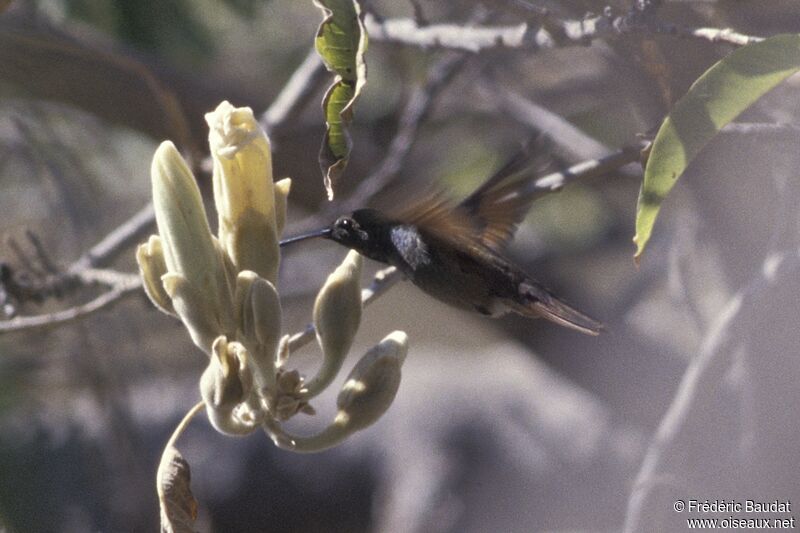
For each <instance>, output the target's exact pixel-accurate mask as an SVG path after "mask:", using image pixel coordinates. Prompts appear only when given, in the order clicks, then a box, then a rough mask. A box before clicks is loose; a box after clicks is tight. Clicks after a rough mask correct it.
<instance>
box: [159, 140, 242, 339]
mask: <svg viewBox="0 0 800 533" xmlns="http://www.w3.org/2000/svg"><path fill="white" fill-rule="evenodd" d="M151 175H152V180H153V206H154V208H155V213H156V222H157V223H158V231H159V234H160V236H161V245H162V246H161V247H162V251H163V256H164V264H165V265H166V269H167V272H166V274H164V275H163V276H162V283H163V287H164V291H165V292H166V294H167V295H168V296H169V297H170V298H171V299H172V307H173V308H174V310H175V312H176V313H177V314H178V316H180V317H181V319H182V320H183V321H184V323H185V324H186V326H187V328H188V329H189V331H190V333H191V335H192V339H193V340H194V341H195V344H197V345H198V346H199V347H200V348H201V349H203V350H204V351H205V352H206V353H210V350H211V344H210V341H213V339H215V338H216V337H217V336H218V335H220V334H223V333H225V332H227V331H228V330H230V329H231V326H232V323H233V322H232V316H231V315H232V305H231V295H230V288H229V286H228V274H227V273H226V269H225V266H224V260H223V258H222V257H221V256H220V253H219V252H218V250H217V247H216V246H215V243H214V238H213V236H212V235H211V230H210V229H209V227H208V220H207V219H206V214H205V209H204V208H203V202H202V198H201V196H200V189H199V188H198V187H197V183H196V182H195V179H194V176H192V172H191V171H190V170H189V167H188V166H187V165H186V162H185V161H184V160H183V158H182V157H181V155H180V153H178V150H177V149H176V148H175V146H174V145H173V144H172V143H171V142H169V141H165V142H163V143H161V145H160V146H159V147H158V149H157V150H156V153H155V155H154V156H153V164H152V167H151Z"/></svg>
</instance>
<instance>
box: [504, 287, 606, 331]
mask: <svg viewBox="0 0 800 533" xmlns="http://www.w3.org/2000/svg"><path fill="white" fill-rule="evenodd" d="M520 294H521V295H522V297H523V300H524V302H513V303H510V304H509V307H510V308H511V309H512V310H513V311H514V312H516V313H519V314H520V315H522V316H526V317H532V318H536V317H543V318H546V319H547V320H550V321H551V322H555V323H556V324H559V325H561V326H565V327H568V328H570V329H574V330H576V331H580V332H581V333H585V334H587V335H599V334H600V332H601V331H603V329H604V328H603V324H602V323H601V322H598V321H597V320H595V319H593V318H591V317H589V316H587V315H585V314H583V313H581V312H580V311H578V310H577V309H574V308H573V307H570V306H569V305H567V304H566V303H564V302H563V301H561V300H559V299H558V298H557V297H556V296H554V295H553V294H551V293H550V292H549V291H548V290H546V289H545V288H543V287H541V286H540V285H538V283H536V282H532V283H529V282H525V283H522V284H521V285H520Z"/></svg>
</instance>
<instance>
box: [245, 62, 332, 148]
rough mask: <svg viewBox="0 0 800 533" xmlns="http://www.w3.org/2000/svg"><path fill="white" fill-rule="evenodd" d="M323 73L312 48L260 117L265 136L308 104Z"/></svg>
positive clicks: (321, 65)
mask: <svg viewBox="0 0 800 533" xmlns="http://www.w3.org/2000/svg"><path fill="white" fill-rule="evenodd" d="M325 72H326V71H325V66H324V65H323V64H322V60H321V59H320V57H319V54H318V53H317V51H316V49H314V48H313V47H312V48H311V50H309V52H308V54H307V55H306V58H305V59H304V60H303V62H302V63H301V64H300V66H299V67H297V70H295V71H294V73H293V74H292V76H291V77H290V78H289V81H287V82H286V85H284V86H283V89H281V92H280V93H279V94H278V96H277V97H276V98H275V100H273V102H272V105H271V106H269V108H268V109H267V110H266V111H265V112H264V114H263V115H261V121H260V123H261V127H262V128H264V130H265V131H266V132H267V134H271V133H272V132H273V131H274V130H275V129H276V128H278V127H280V126H281V125H283V124H285V123H286V121H287V120H288V119H289V117H291V116H293V115H294V114H295V113H296V112H297V111H298V110H299V109H302V108H303V107H304V106H305V105H306V104H307V103H308V101H309V100H310V98H311V97H312V96H313V95H314V91H315V90H316V89H317V88H318V87H319V84H320V82H321V81H322V80H324V79H325Z"/></svg>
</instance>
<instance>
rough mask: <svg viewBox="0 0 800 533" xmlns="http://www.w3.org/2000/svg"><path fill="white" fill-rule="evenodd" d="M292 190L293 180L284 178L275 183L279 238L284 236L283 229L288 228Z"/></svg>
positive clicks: (276, 218) (276, 220) (276, 224)
mask: <svg viewBox="0 0 800 533" xmlns="http://www.w3.org/2000/svg"><path fill="white" fill-rule="evenodd" d="M291 189H292V179H291V178H283V179H282V180H280V181H277V182H275V227H276V228H277V233H278V236H279V237H280V236H281V235H283V228H284V227H285V226H286V205H287V204H288V202H289V191H290V190H291Z"/></svg>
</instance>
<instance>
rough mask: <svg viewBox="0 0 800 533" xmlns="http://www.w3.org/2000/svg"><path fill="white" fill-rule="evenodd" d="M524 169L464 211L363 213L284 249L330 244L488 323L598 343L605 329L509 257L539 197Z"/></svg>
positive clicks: (487, 187) (426, 202)
mask: <svg viewBox="0 0 800 533" xmlns="http://www.w3.org/2000/svg"><path fill="white" fill-rule="evenodd" d="M524 162H525V158H522V157H518V158H516V159H514V160H512V161H511V162H510V163H508V164H507V165H506V166H504V167H503V168H502V169H501V170H500V171H498V172H497V173H496V174H495V175H494V176H492V177H491V178H489V179H488V180H487V181H486V182H485V183H484V184H483V185H481V186H480V187H479V188H478V189H477V190H476V191H475V192H473V193H472V194H471V195H469V196H468V197H467V198H466V199H465V200H464V201H462V202H461V203H459V204H456V203H454V202H452V201H450V200H449V199H447V198H446V197H444V196H443V195H441V194H434V195H431V196H430V197H428V198H426V199H423V200H422V201H419V202H416V203H414V204H413V205H412V206H410V207H409V208H407V209H404V210H399V211H397V212H394V213H392V212H387V213H384V212H382V211H378V210H375V209H358V210H356V211H354V212H353V213H351V214H350V215H346V216H342V217H339V218H338V219H337V220H336V221H335V222H334V223H333V224H332V225H331V226H330V227H329V228H325V229H322V230H320V231H317V232H314V233H312V234H309V235H307V236H301V237H299V238H296V239H289V240H287V241H284V242H283V243H282V244H284V243H288V242H294V241H296V240H301V239H302V238H306V237H313V236H319V237H325V238H328V239H330V240H333V241H335V242H338V243H339V244H341V245H343V246H346V247H348V248H351V249H354V250H357V251H358V252H360V253H361V254H363V255H365V256H367V257H369V258H370V259H374V260H375V261H380V262H382V263H387V264H390V265H393V266H395V267H397V268H398V269H399V270H400V271H401V272H402V273H403V274H404V275H405V276H406V277H407V278H408V279H409V280H410V281H412V282H413V283H414V284H415V285H416V286H417V287H419V288H420V289H422V290H423V291H425V292H427V293H428V294H430V295H431V296H433V297H435V298H437V299H438V300H441V301H443V302H446V303H448V304H451V305H454V306H456V307H460V308H464V309H469V310H473V311H477V312H479V313H481V314H484V315H489V316H499V315H502V314H505V313H507V312H515V313H518V314H520V315H523V316H526V317H531V318H537V317H544V318H547V319H548V320H551V321H553V322H555V323H557V324H561V325H562V326H566V327H569V328H572V329H575V330H578V331H580V332H582V333H587V334H590V335H597V334H598V333H599V332H600V331H601V329H602V325H601V324H600V323H599V322H597V321H596V320H594V319H592V318H590V317H588V316H586V315H584V314H583V313H581V312H579V311H577V310H575V309H573V308H572V307H570V306H569V305H567V304H566V303H564V302H563V301H561V300H560V299H558V298H557V297H556V296H554V295H553V294H552V293H551V292H550V291H548V290H547V289H546V288H545V287H544V286H542V285H541V284H540V283H539V282H537V281H536V280H534V279H533V278H531V277H530V276H528V275H527V274H525V273H524V272H523V271H522V270H521V269H520V268H519V267H517V266H515V265H514V264H513V263H511V262H510V261H509V260H508V259H506V258H505V257H504V256H503V255H502V250H503V248H504V247H505V245H506V244H507V243H508V241H509V240H510V239H511V238H512V237H513V235H514V232H515V230H516V227H517V225H518V224H519V223H520V222H521V220H522V219H523V218H524V216H525V213H526V212H527V211H528V208H529V207H530V204H531V202H532V201H533V199H534V198H535V195H536V191H534V190H532V189H531V188H530V187H526V185H528V184H529V183H530V180H528V179H524V174H526V173H527V172H526V171H527V170H528V167H523V166H522V164H523V163H524ZM515 178H517V179H515ZM526 189H528V190H526Z"/></svg>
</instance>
